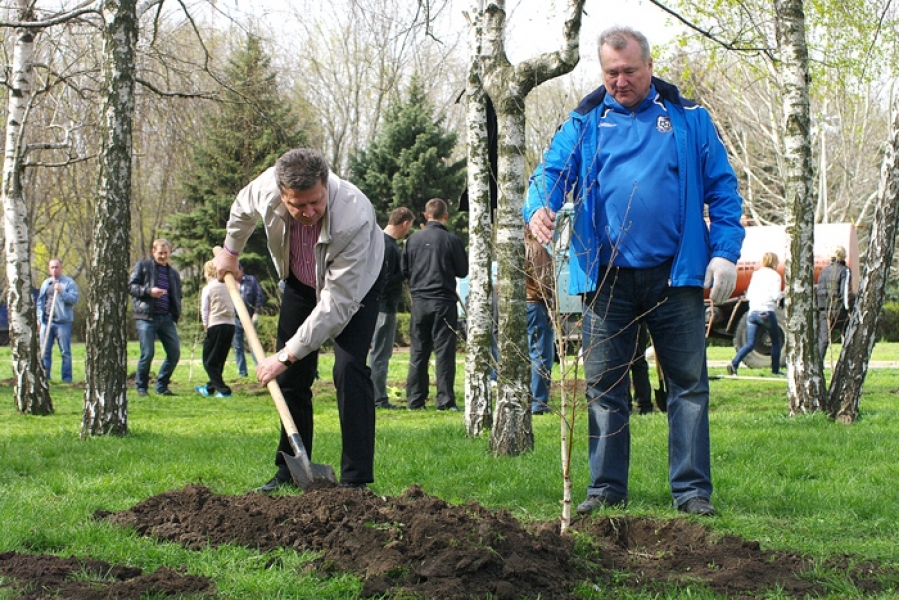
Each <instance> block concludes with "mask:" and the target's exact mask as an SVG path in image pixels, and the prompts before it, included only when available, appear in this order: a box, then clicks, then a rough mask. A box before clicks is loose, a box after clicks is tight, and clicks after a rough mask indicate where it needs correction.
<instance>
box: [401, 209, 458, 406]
mask: <svg viewBox="0 0 899 600" xmlns="http://www.w3.org/2000/svg"><path fill="white" fill-rule="evenodd" d="M425 219H427V224H426V225H425V227H424V229H422V230H421V231H419V232H418V233H416V234H415V235H413V236H412V237H410V238H409V241H407V242H406V251H405V252H404V253H403V274H405V276H406V277H407V278H408V279H409V293H410V294H411V295H412V315H411V318H410V323H409V333H410V338H411V348H410V349H409V374H408V376H407V377H406V401H407V403H408V407H409V409H410V410H419V409H423V408H424V407H425V401H426V400H427V399H428V379H429V378H428V361H429V360H430V357H431V352H432V351H433V352H434V355H435V358H436V360H437V400H436V404H437V410H450V411H457V410H459V408H458V407H457V406H456V392H455V390H453V385H454V383H455V380H456V336H457V335H458V334H457V333H456V332H457V331H458V329H459V314H458V309H457V307H456V302H457V298H456V278H457V277H465V276H466V275H468V255H467V254H466V253H465V247H464V246H463V245H462V240H460V239H459V238H458V237H457V236H456V235H455V234H452V233H450V232H449V230H447V228H446V222H447V220H448V219H449V211H448V210H447V206H446V202H445V201H443V200H442V199H440V198H432V199H431V200H428V202H427V204H425Z"/></svg>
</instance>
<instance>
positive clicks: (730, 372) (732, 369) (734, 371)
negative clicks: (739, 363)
mask: <svg viewBox="0 0 899 600" xmlns="http://www.w3.org/2000/svg"><path fill="white" fill-rule="evenodd" d="M727 374H728V375H733V376H734V377H736V375H737V367H735V366H733V365H732V364H729V365H727Z"/></svg>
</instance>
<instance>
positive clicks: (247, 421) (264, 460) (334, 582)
mask: <svg viewBox="0 0 899 600" xmlns="http://www.w3.org/2000/svg"><path fill="white" fill-rule="evenodd" d="M897 350H899V345H897V344H879V345H878V346H877V347H876V348H875V356H874V359H875V360H899V352H897ZM74 351H75V356H76V361H75V380H76V382H77V381H80V380H83V374H84V366H83V355H84V349H83V346H78V345H76V346H75V349H74ZM719 353H720V357H718V354H719ZM182 354H183V358H184V359H185V361H186V360H187V359H189V358H190V348H189V347H185V348H184V349H183V351H182ZM199 354H200V352H199V348H198V349H197V353H196V355H195V357H194V358H195V360H196V361H197V363H196V364H195V365H194V367H193V372H192V374H191V370H190V368H189V366H188V365H186V364H182V365H181V366H179V367H178V369H177V370H176V372H175V376H174V380H173V384H172V389H173V390H174V391H175V392H177V393H178V394H179V395H178V396H176V397H158V396H155V395H154V394H153V393H152V391H151V393H150V396H149V397H148V398H140V399H139V398H137V396H136V395H129V404H128V422H129V428H130V433H129V435H128V436H126V437H124V438H95V439H91V440H89V441H84V442H83V441H80V440H79V429H80V424H81V410H82V403H83V388H82V387H81V386H79V384H77V383H76V384H73V385H62V384H59V383H54V384H51V393H52V397H53V402H54V407H55V413H54V414H53V415H50V416H46V417H32V416H22V415H19V414H17V413H16V408H15V402H14V400H13V398H12V389H11V386H10V382H9V378H10V377H12V369H11V365H10V355H9V349H8V348H3V349H0V379H2V380H3V381H4V384H3V385H2V386H0V396H2V397H3V398H6V401H5V402H3V403H2V404H0V523H2V526H0V551H9V550H15V551H19V552H30V553H44V552H48V553H56V554H60V555H63V556H69V555H72V554H74V555H77V556H93V557H96V558H99V559H101V560H105V561H108V562H111V563H124V564H132V565H136V566H139V567H142V568H144V569H145V570H153V569H155V568H158V567H159V566H163V565H166V566H171V567H186V568H187V569H188V571H189V572H190V573H195V574H202V575H206V576H209V577H211V578H213V579H214V580H215V582H216V584H217V586H218V588H219V596H217V597H220V598H276V597H277V598H353V597H356V595H357V594H358V589H359V586H358V582H357V581H356V580H355V579H354V578H352V577H349V576H343V577H337V578H332V579H320V578H317V577H314V576H313V575H311V574H297V576H296V577H293V578H284V577H277V576H276V574H275V573H274V572H273V571H272V570H270V569H267V568H266V567H265V565H266V564H267V561H268V560H269V556H268V555H266V556H260V555H259V554H258V553H256V552H255V551H253V550H250V549H246V548H234V547H224V548H215V549H208V550H203V551H199V552H193V551H187V550H184V549H183V548H180V547H179V546H176V545H173V544H167V543H158V542H155V541H153V540H151V539H149V538H143V537H139V536H137V535H135V534H133V533H130V532H127V531H122V530H119V529H117V528H115V527H113V526H111V525H109V524H105V523H101V522H96V521H94V520H93V519H92V518H91V515H92V514H93V513H94V511H96V510H98V509H104V510H110V511H120V510H124V509H126V508H129V507H131V506H133V505H134V504H136V503H138V502H140V501H142V500H145V499H147V498H148V497H150V496H153V495H156V494H159V493H162V492H164V491H167V490H170V489H176V488H181V487H183V486H185V485H186V484H189V483H202V484H204V485H206V486H208V487H210V488H211V489H212V490H213V491H214V492H216V493H220V494H241V493H244V492H246V491H247V490H248V489H250V488H252V487H254V486H256V485H259V484H261V483H263V482H265V481H266V480H267V479H268V478H269V477H271V475H272V474H273V471H274V467H273V457H274V449H275V445H276V442H277V435H278V418H277V413H276V411H275V409H274V406H273V404H272V402H271V400H270V398H269V396H268V394H267V392H266V391H265V390H264V389H262V388H260V387H259V386H258V385H257V384H255V383H252V382H251V381H249V380H243V381H241V382H238V383H237V384H236V385H235V386H234V387H235V394H234V397H233V398H231V399H228V400H214V399H211V398H201V397H200V396H199V395H197V394H195V393H194V392H193V387H194V385H197V384H200V383H204V382H205V373H204V371H203V369H202V365H201V364H199V359H200V356H199ZM732 355H733V351H732V350H731V349H728V348H712V349H710V351H709V358H710V360H728V359H730V358H731V357H732ZM129 356H131V357H132V358H133V359H134V360H135V361H136V357H137V350H136V344H134V345H133V347H132V348H130V349H129ZM157 357H158V358H161V349H159V350H158V353H157ZM459 358H460V361H461V360H462V359H463V357H462V355H460V357H459ZM54 359H55V362H54V375H55V376H56V378H57V379H58V373H59V371H58V368H59V365H58V356H57V355H55V356H54ZM158 363H159V361H157V363H156V364H157V366H155V367H154V371H155V369H156V368H158ZM332 363H333V361H332V357H331V356H330V355H328V354H323V355H322V358H321V361H320V372H321V375H322V381H320V382H318V383H317V384H316V389H317V395H316V400H315V410H316V438H315V460H316V461H317V462H325V463H330V464H333V465H339V462H340V437H339V425H338V421H337V409H336V402H335V399H334V393H333V388H332V387H331V385H330V369H331V365H332ZM133 364H134V363H132V367H131V369H132V370H133V368H134V366H133ZM251 365H252V362H251ZM407 365H408V359H407V354H406V353H404V352H398V353H396V354H395V355H394V359H393V361H392V362H391V370H390V376H389V381H390V383H391V384H392V385H395V386H400V387H401V386H402V385H403V384H404V381H405V374H406V373H405V369H406V368H407ZM710 371H711V373H712V374H723V372H724V369H723V368H716V367H712V368H711V369H710ZM745 371H746V373H745V374H756V373H757V374H759V375H761V374H762V373H763V370H751V369H746V370H745ZM741 374H744V370H741ZM897 375H899V370H897V369H872V370H871V371H870V372H869V373H868V377H867V381H866V384H865V393H864V395H863V397H862V400H861V418H860V420H859V421H858V422H857V423H855V424H854V425H851V426H843V425H837V424H834V423H833V422H831V421H829V420H828V419H827V418H826V417H825V416H823V415H812V416H803V417H799V418H793V419H791V418H789V417H788V416H787V398H786V384H785V382H784V381H783V380H774V379H772V380H771V381H741V380H728V379H722V380H714V381H712V382H711V390H712V393H711V416H710V418H711V434H712V467H713V478H714V482H715V489H716V492H715V495H714V497H713V501H714V502H715V505H716V507H717V508H718V509H719V512H720V516H718V517H716V518H714V519H709V520H707V521H705V522H707V523H708V524H709V525H710V526H712V527H713V528H714V529H716V530H717V531H720V532H721V533H729V534H734V535H738V536H741V537H744V538H748V539H753V540H758V541H759V542H761V544H762V547H763V548H764V549H786V550H792V551H799V552H805V553H810V554H811V555H813V556H815V557H819V558H823V557H832V556H835V555H840V554H842V553H850V554H853V555H857V556H858V557H859V558H860V559H861V560H869V561H873V562H877V563H889V564H893V565H895V564H897V563H899V519H897V507H899V485H897V484H896V482H897V481H899V460H897V458H896V457H897V456H899V436H897V435H896V423H897V422H899V405H897V400H899V397H897V393H896V388H897V387H899V376H897ZM235 376H236V370H235V367H234V364H233V361H229V364H228V369H227V371H226V380H227V381H229V382H233V381H234V378H235ZM462 383H463V373H462V364H461V362H460V368H459V370H458V374H457V394H458V395H459V398H460V403H461V398H463V397H464V393H463V387H462ZM431 408H433V404H431ZM631 429H632V461H631V482H630V500H631V503H630V505H629V507H628V512H629V513H630V514H635V515H645V516H653V517H659V518H673V517H675V516H676V513H675V511H674V510H673V509H672V508H671V506H670V504H671V498H670V494H669V491H668V484H667V422H666V419H665V416H664V415H663V414H660V413H655V414H652V415H648V416H639V417H638V416H635V417H634V418H633V419H632V425H631ZM577 431H578V433H577V441H576V447H575V450H574V460H573V464H572V467H573V468H572V476H573V478H574V495H575V496H574V501H575V503H577V502H580V501H581V500H582V499H583V497H584V495H585V493H586V490H585V488H586V486H587V483H588V477H589V472H588V465H587V459H586V455H587V450H586V446H587V440H586V421H585V419H583V418H581V419H580V420H579V422H578V430H577ZM534 435H535V446H536V447H535V449H534V451H533V452H531V453H529V454H527V455H525V456H520V457H516V458H494V457H492V456H491V454H490V452H489V450H488V439H487V437H482V438H477V439H473V438H469V437H467V436H466V432H465V428H464V421H463V415H462V413H438V412H436V411H434V410H429V411H423V412H407V411H383V412H382V411H379V412H378V434H377V447H376V462H375V473H376V481H375V483H374V484H372V486H371V488H372V490H373V491H374V492H376V493H378V494H381V495H399V494H400V493H402V492H403V491H404V490H405V489H406V488H408V487H409V486H410V485H412V484H419V485H421V486H422V487H423V489H424V490H425V491H426V492H428V493H430V494H434V495H437V496H440V497H441V498H443V499H445V500H448V501H450V502H454V503H455V502H468V501H478V502H480V503H482V504H484V505H486V506H488V507H493V508H500V507H502V508H508V509H510V510H511V511H513V513H514V514H515V515H516V516H518V517H519V518H520V519H524V520H544V521H546V520H554V519H557V518H558V513H559V510H560V509H559V501H560V499H561V494H562V482H561V477H560V474H559V473H560V466H559V464H560V463H559V422H558V420H557V418H555V417H553V416H549V415H546V416H542V417H539V418H536V419H535V420H534ZM307 558H308V557H304V556H298V555H295V554H294V553H292V552H291V551H287V550H285V551H283V553H282V559H283V561H284V564H285V565H286V568H290V567H292V566H298V565H300V564H302V562H303V561H305V560H306V559H307ZM4 593H5V592H3V591H0V600H5V598H7V597H11V596H4V595H3V594H4ZM849 595H850V596H852V597H861V595H860V593H859V594H858V595H854V594H849ZM616 597H619V596H616ZM620 597H628V598H630V597H633V598H643V597H645V598H650V597H653V596H639V595H637V596H620ZM694 597H695V596H694ZM700 597H702V598H708V596H700ZM772 597H777V596H772ZM833 597H834V598H838V597H846V596H845V595H844V593H843V592H840V593H837V594H836V595H834V596H833ZM882 597H884V598H886V597H892V596H882Z"/></svg>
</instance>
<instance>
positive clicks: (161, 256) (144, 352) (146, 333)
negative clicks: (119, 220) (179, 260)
mask: <svg viewBox="0 0 899 600" xmlns="http://www.w3.org/2000/svg"><path fill="white" fill-rule="evenodd" d="M171 253H172V244H171V242H169V241H168V240H166V239H163V238H160V239H158V240H156V241H155V242H153V258H149V259H145V260H142V261H139V262H138V263H137V264H136V265H134V269H133V270H132V271H131V277H130V278H129V280H128V292H129V293H130V294H131V308H132V310H133V313H134V324H135V326H136V327H137V337H138V339H139V340H140V359H138V361H137V374H136V376H135V379H134V385H135V387H136V388H137V395H138V396H146V395H147V388H148V386H149V383H150V382H149V380H150V365H151V364H152V363H153V355H154V352H155V350H156V338H159V341H160V342H162V349H163V350H164V351H165V360H164V361H162V366H161V367H160V368H159V375H158V376H157V377H156V393H157V394H159V395H160V396H174V395H175V394H174V392H172V390H170V389H169V383H170V382H171V379H172V373H173V372H174V371H175V367H177V366H178V361H179V360H180V359H181V340H180V339H179V338H178V329H177V328H176V327H175V324H176V323H177V322H178V319H179V318H181V275H179V274H178V271H177V270H176V269H175V267H173V266H172V265H170V264H169V256H170V255H171Z"/></svg>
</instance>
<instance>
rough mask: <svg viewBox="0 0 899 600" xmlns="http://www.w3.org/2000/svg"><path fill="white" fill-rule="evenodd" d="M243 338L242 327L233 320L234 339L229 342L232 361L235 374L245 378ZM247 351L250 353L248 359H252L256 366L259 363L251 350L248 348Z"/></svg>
mask: <svg viewBox="0 0 899 600" xmlns="http://www.w3.org/2000/svg"><path fill="white" fill-rule="evenodd" d="M243 338H244V334H243V325H241V323H240V319H235V321H234V338H233V339H232V340H231V347H232V348H233V349H234V361H235V362H236V363H237V374H238V375H240V376H241V377H246V376H247V357H246V355H245V354H244V349H243ZM247 350H249V351H250V358H252V359H253V364H254V365H258V364H259V361H257V360H256V356H255V355H254V354H253V349H252V348H249V347H248V348H247Z"/></svg>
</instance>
